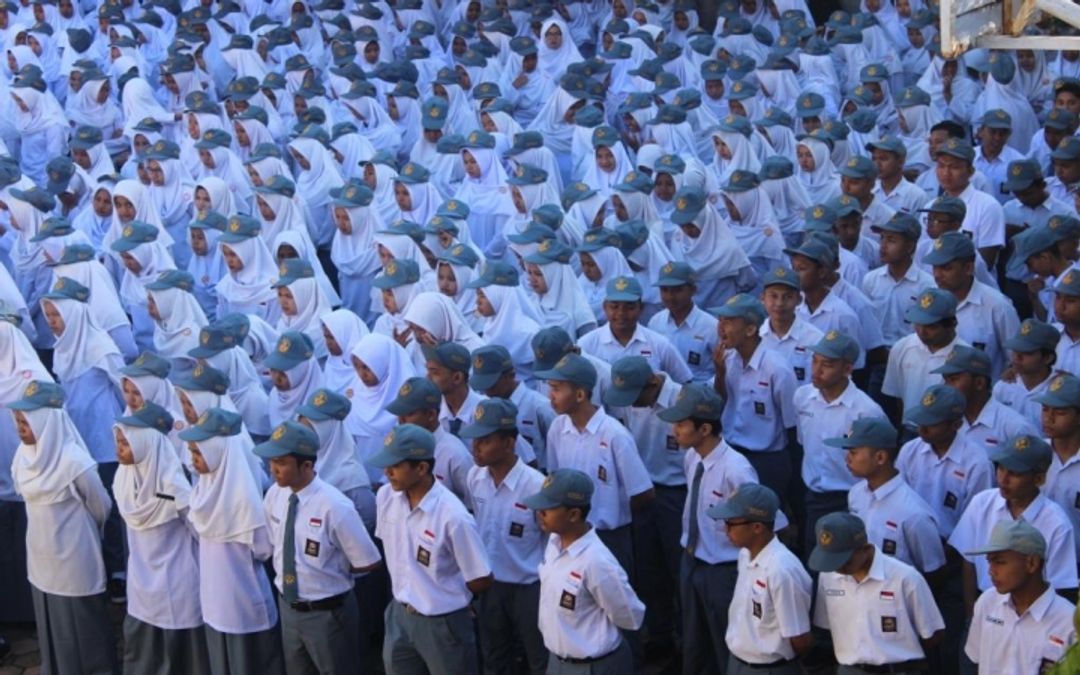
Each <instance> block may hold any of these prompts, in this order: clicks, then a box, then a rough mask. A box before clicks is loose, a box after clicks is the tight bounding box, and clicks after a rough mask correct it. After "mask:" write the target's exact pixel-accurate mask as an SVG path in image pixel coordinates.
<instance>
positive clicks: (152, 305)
mask: <svg viewBox="0 0 1080 675" xmlns="http://www.w3.org/2000/svg"><path fill="white" fill-rule="evenodd" d="M146 313H147V314H149V315H150V318H151V319H153V320H154V321H157V322H158V323H161V322H162V321H163V319H162V318H161V310H160V309H159V308H158V304H157V300H155V299H154V294H153V293H150V292H147V294H146Z"/></svg>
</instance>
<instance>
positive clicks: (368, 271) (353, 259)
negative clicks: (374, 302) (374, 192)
mask: <svg viewBox="0 0 1080 675" xmlns="http://www.w3.org/2000/svg"><path fill="white" fill-rule="evenodd" d="M335 208H341V207H335ZM345 210H346V211H347V212H348V214H349V222H350V223H352V233H351V234H342V233H341V230H337V229H335V230H334V239H333V241H332V242H331V243H330V259H331V260H332V261H333V262H334V264H335V265H336V266H337V268H338V270H339V271H340V272H342V273H344V274H347V275H349V276H354V277H359V276H364V275H373V274H375V272H376V271H378V269H379V254H378V251H377V250H376V248H375V232H376V231H378V230H381V229H383V228H384V227H386V225H385V224H384V223H383V220H382V217H381V216H380V215H379V211H378V209H377V208H376V207H375V204H374V201H373V202H372V204H371V205H370V206H358V207H355V208H348V209H345Z"/></svg>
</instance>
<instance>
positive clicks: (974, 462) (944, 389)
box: [896, 384, 994, 538]
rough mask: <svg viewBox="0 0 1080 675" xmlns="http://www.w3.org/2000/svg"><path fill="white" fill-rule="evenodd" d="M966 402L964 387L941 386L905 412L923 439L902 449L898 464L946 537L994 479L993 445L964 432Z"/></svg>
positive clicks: (928, 391)
mask: <svg viewBox="0 0 1080 675" xmlns="http://www.w3.org/2000/svg"><path fill="white" fill-rule="evenodd" d="M966 406H967V402H966V400H965V399H964V395H963V394H961V393H960V392H959V391H958V390H956V389H954V388H952V387H949V386H947V385H944V384H935V385H933V386H930V387H928V388H927V389H926V391H925V392H923V396H922V398H921V399H920V400H919V402H918V403H917V404H916V405H914V406H912V407H910V408H908V409H907V410H905V411H904V421H905V422H907V423H909V424H910V425H912V426H914V427H915V428H916V430H917V432H918V437H917V438H914V439H912V440H910V441H908V442H907V443H905V444H904V445H903V447H902V448H900V455H899V457H898V458H897V460H896V466H897V468H898V469H900V473H901V475H903V477H904V480H905V481H907V482H908V484H909V485H911V487H913V488H914V489H915V491H916V492H918V493H919V494H920V495H921V496H922V497H923V499H925V500H926V501H927V503H929V504H930V508H931V509H932V510H933V512H934V515H935V522H936V524H937V526H938V531H939V533H940V534H941V536H942V537H943V538H948V537H949V535H951V534H952V531H953V528H955V527H956V522H957V521H958V520H959V519H960V516H961V514H963V513H964V511H965V510H966V509H967V508H968V505H969V504H970V503H971V500H972V498H973V497H974V496H975V495H977V494H979V493H980V492H981V491H983V490H986V489H987V488H989V487H990V486H991V485H992V484H993V480H994V476H993V467H992V466H991V464H990V462H988V461H987V448H985V447H983V446H980V445H978V444H976V443H973V442H971V440H970V439H969V438H967V436H965V435H964V434H963V433H961V432H960V429H961V427H962V426H963V424H964V422H963V418H964V409H965V408H966Z"/></svg>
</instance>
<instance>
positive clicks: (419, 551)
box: [416, 546, 431, 567]
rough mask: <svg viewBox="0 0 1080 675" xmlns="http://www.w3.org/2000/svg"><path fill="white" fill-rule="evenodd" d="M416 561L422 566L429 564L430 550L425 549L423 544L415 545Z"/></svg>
mask: <svg viewBox="0 0 1080 675" xmlns="http://www.w3.org/2000/svg"><path fill="white" fill-rule="evenodd" d="M416 562H418V563H420V564H421V565H423V566H424V567H427V566H429V565H431V551H429V550H427V549H426V548H424V547H423V546H417V547H416Z"/></svg>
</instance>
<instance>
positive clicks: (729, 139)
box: [712, 130, 761, 185]
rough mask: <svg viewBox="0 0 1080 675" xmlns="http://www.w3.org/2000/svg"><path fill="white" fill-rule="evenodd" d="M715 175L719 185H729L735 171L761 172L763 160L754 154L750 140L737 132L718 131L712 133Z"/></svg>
mask: <svg viewBox="0 0 1080 675" xmlns="http://www.w3.org/2000/svg"><path fill="white" fill-rule="evenodd" d="M712 139H713V148H714V149H715V150H716V152H715V154H714V155H713V173H714V175H715V178H716V182H717V184H719V185H723V184H724V183H727V181H728V178H730V177H731V174H732V173H733V172H735V171H750V172H755V173H756V172H757V171H760V170H761V160H760V159H758V156H757V153H755V152H754V149H753V147H752V146H751V144H750V139H748V138H747V137H746V136H743V135H742V134H741V133H739V132H737V131H723V130H717V131H714V132H713V133H712Z"/></svg>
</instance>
